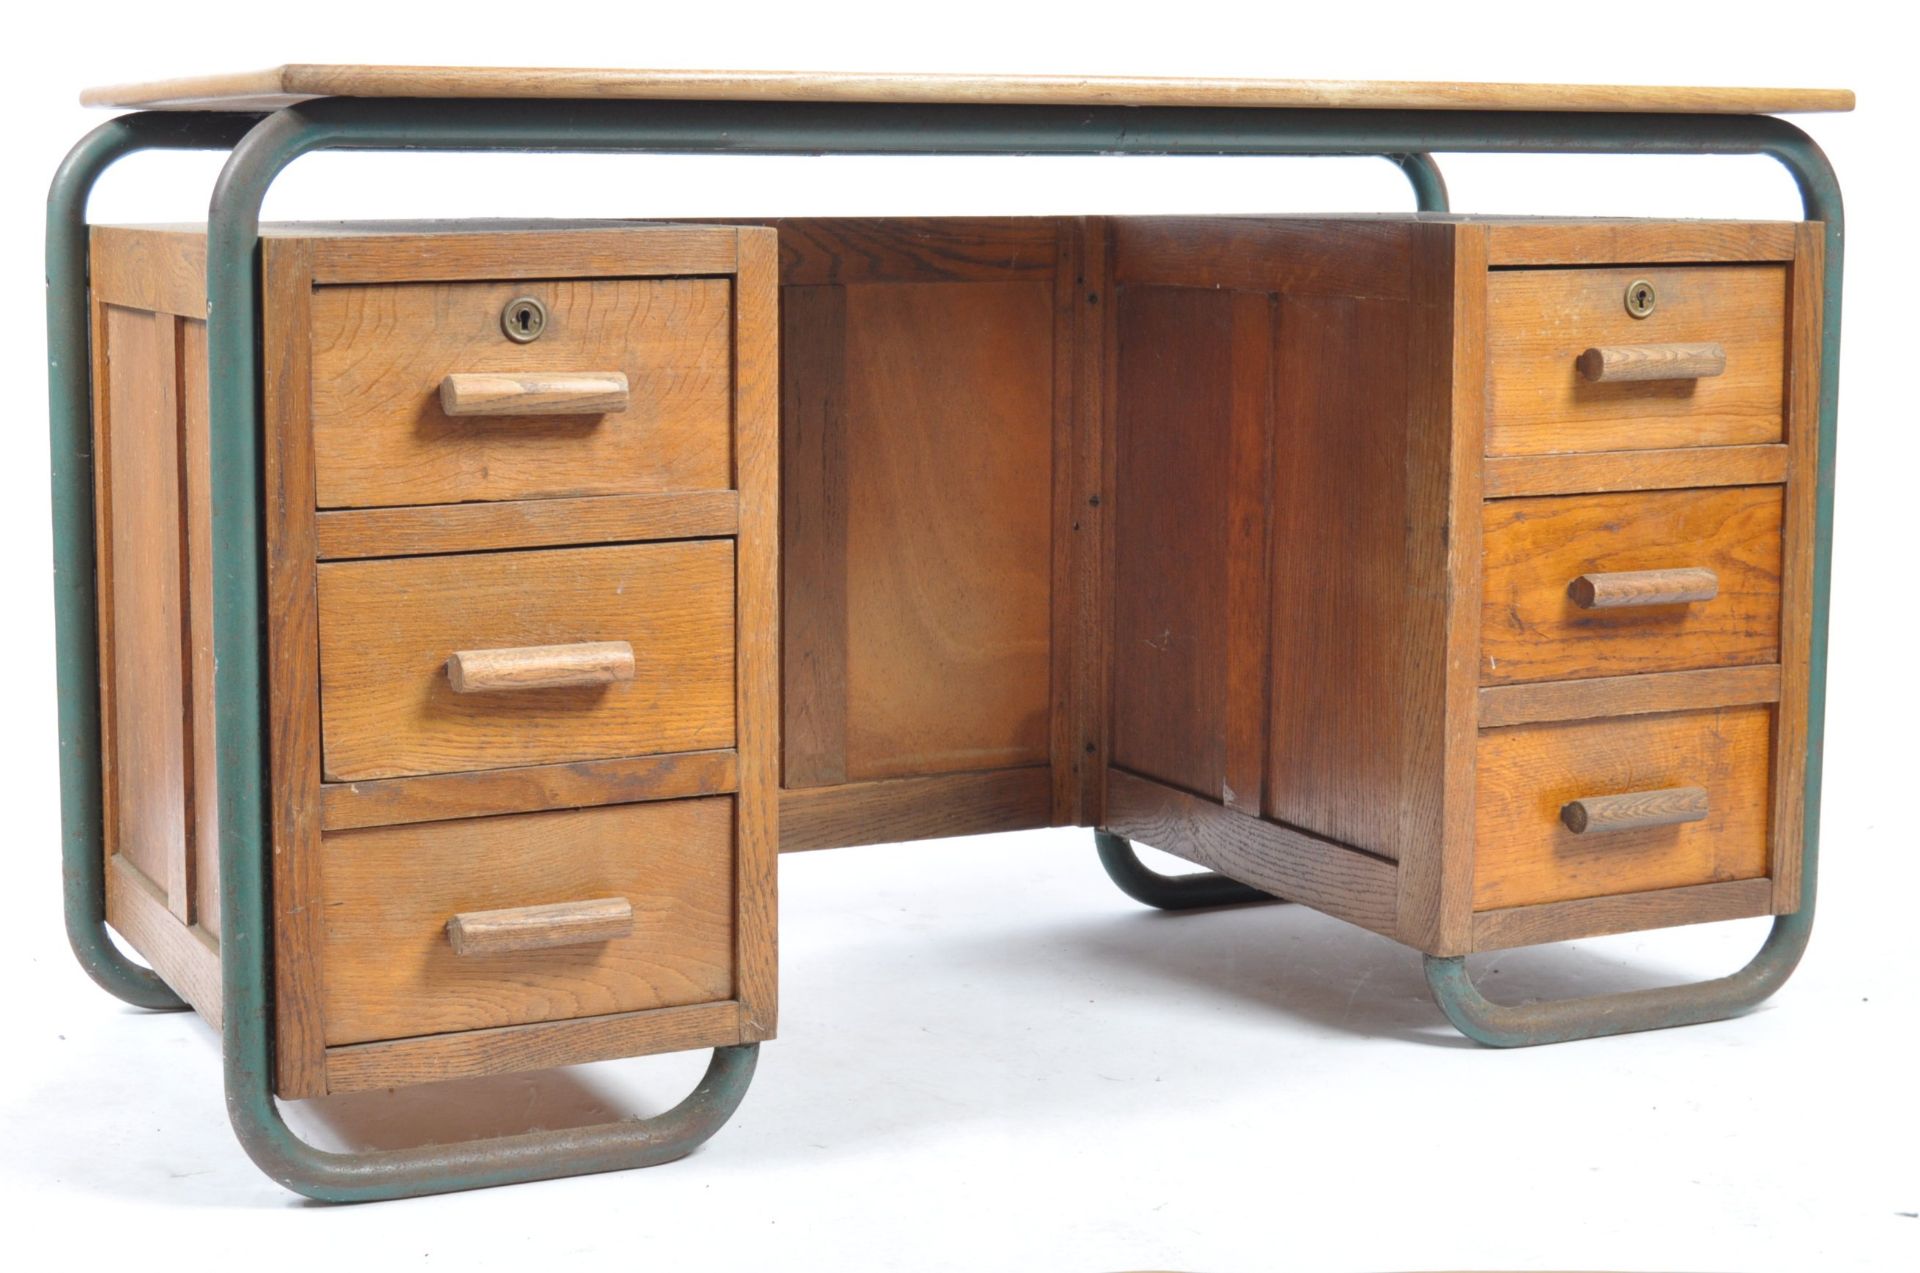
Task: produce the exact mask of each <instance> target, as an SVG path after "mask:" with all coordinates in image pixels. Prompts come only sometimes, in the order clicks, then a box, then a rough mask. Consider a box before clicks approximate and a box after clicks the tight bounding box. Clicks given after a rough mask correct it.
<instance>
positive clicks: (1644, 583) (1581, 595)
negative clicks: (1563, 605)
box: [1567, 566, 1720, 610]
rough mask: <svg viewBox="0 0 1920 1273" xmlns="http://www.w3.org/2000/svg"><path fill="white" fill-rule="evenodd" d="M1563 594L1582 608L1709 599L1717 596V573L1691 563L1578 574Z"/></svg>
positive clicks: (1667, 603) (1652, 604)
mask: <svg viewBox="0 0 1920 1273" xmlns="http://www.w3.org/2000/svg"><path fill="white" fill-rule="evenodd" d="M1567 595H1568V596H1569V597H1571V598H1573V604H1575V605H1576V606H1579V607H1580V608H1581V609H1582V610H1617V609H1619V608H1620V607H1622V606H1677V605H1685V604H1686V603H1687V602H1689V601H1711V600H1713V599H1714V598H1715V597H1717V596H1719V595H1720V576H1719V575H1716V574H1714V573H1713V572H1712V571H1711V570H1707V569H1704V568H1699V567H1692V566H1688V567H1685V568H1682V569H1680V570H1622V571H1618V572H1615V573H1612V574H1591V575H1581V576H1580V577H1579V578H1578V579H1575V580H1574V581H1573V582H1572V583H1570V584H1568V585H1567Z"/></svg>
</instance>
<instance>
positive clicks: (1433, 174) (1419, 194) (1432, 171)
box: [1387, 151, 1448, 212]
mask: <svg viewBox="0 0 1920 1273" xmlns="http://www.w3.org/2000/svg"><path fill="white" fill-rule="evenodd" d="M1387 158H1388V159H1390V160H1392V161H1393V162H1394V163H1395V164H1396V165H1398V166H1399V168H1400V171H1401V172H1404V173H1406V174H1407V180H1408V181H1409V182H1411V183H1412V184H1413V199H1414V206H1415V207H1417V208H1419V209H1420V211H1422V212H1445V211H1447V208H1448V204H1447V181H1446V178H1444V177H1442V176H1441V175H1440V165H1439V164H1436V163H1435V162H1433V156H1432V155H1429V154H1427V153H1426V152H1425V151H1417V152H1415V153H1413V154H1407V155H1388V156H1387Z"/></svg>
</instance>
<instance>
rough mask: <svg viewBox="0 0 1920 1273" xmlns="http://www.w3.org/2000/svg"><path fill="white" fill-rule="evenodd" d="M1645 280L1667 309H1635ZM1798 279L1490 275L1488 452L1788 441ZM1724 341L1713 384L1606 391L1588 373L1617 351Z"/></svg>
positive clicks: (1745, 269) (1750, 272)
mask: <svg viewBox="0 0 1920 1273" xmlns="http://www.w3.org/2000/svg"><path fill="white" fill-rule="evenodd" d="M1639 280H1645V281H1647V282H1650V283H1651V284H1652V285H1653V287H1654V289H1655V292H1656V295H1657V298H1658V299H1657V303H1656V305H1655V308H1654V312H1653V313H1652V314H1651V315H1650V316H1648V317H1646V318H1643V319H1636V318H1634V317H1633V316H1632V315H1631V314H1629V313H1628V312H1627V309H1626V305H1625V296H1626V290H1627V287H1628V285H1629V284H1631V283H1634V282H1636V281H1639ZM1786 285H1787V271H1786V268H1785V267H1784V266H1780V265H1725V266H1714V267H1711V268H1707V267H1687V266H1631V267H1627V268H1615V269H1543V270H1495V271H1493V272H1492V273H1491V274H1490V275H1489V276H1488V282H1487V294H1488V335H1487V361H1488V395H1489V396H1488V402H1487V453H1488V454H1489V455H1529V454H1540V453H1544V452H1558V451H1617V450H1629V449H1635V448H1656V449H1657V448H1668V447H1684V446H1725V445H1739V444H1753V443H1766V442H1778V441H1780V440H1781V436H1782V426H1781V415H1782V402H1781V389H1782V385H1783V384H1784V383H1785V375H1784V360H1785V354H1786V299H1787V286H1786ZM1704 343H1714V344H1718V345H1720V346H1721V347H1722V348H1723V349H1724V350H1725V354H1726V371H1725V372H1724V373H1723V374H1721V375H1718V376H1714V377H1712V378H1710V379H1705V380H1649V381H1637V382H1635V381H1629V382H1624V383H1617V384H1616V383H1601V384H1595V383H1592V382H1591V381H1589V380H1587V379H1586V378H1585V377H1584V376H1582V375H1581V374H1580V372H1579V370H1578V368H1577V366H1576V363H1577V360H1578V359H1579V357H1580V355H1581V354H1582V352H1583V351H1585V350H1587V349H1589V348H1592V347H1594V346H1612V345H1653V344H1660V345H1671V344H1704Z"/></svg>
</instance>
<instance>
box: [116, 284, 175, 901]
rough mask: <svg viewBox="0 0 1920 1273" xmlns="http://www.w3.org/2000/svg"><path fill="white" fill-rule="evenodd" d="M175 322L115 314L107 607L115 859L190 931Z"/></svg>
mask: <svg viewBox="0 0 1920 1273" xmlns="http://www.w3.org/2000/svg"><path fill="white" fill-rule="evenodd" d="M176 326H177V325H176V323H175V321H174V319H173V318H172V317H171V316H170V315H166V314H151V313H145V312H142V311H139V310H130V309H122V308H120V307H119V306H108V307H107V308H106V311H105V315H104V323H103V328H104V335H105V338H106V339H105V348H106V369H107V382H106V402H107V408H106V413H105V418H104V424H105V432H106V438H105V445H104V446H103V447H102V448H101V451H100V454H101V455H102V456H103V457H104V461H105V463H104V469H103V482H104V484H105V486H106V488H107V489H106V498H105V499H104V500H102V501H101V507H102V509H103V510H106V512H107V516H108V519H109V520H108V524H107V525H106V527H105V533H104V534H103V535H102V539H103V541H104V542H105V543H106V550H107V554H108V558H107V559H108V561H109V562H110V563H111V570H110V572H109V573H108V575H107V577H106V580H105V586H104V593H105V595H104V596H103V597H102V599H101V601H102V604H101V612H102V614H103V615H104V616H106V619H105V624H104V626H105V628H106V629H107V630H108V631H109V632H110V633H111V634H112V635H111V648H110V650H109V651H108V656H107V657H106V658H103V659H102V664H103V668H104V669H105V671H106V674H107V675H108V676H109V677H110V678H111V680H112V686H113V691H112V725H111V729H110V731H109V738H110V744H109V745H110V746H111V748H112V751H113V762H112V766H111V768H112V772H113V788H112V794H111V795H110V797H109V799H110V800H111V801H112V803H113V818H112V824H113V827H114V829H115V835H114V844H113V848H114V850H115V851H117V852H118V853H119V854H120V855H121V856H123V857H125V858H126V859H127V860H128V862H130V863H131V864H132V865H133V866H135V867H137V868H138V869H139V870H140V872H141V874H143V875H145V876H146V877H147V878H148V879H149V880H151V881H153V883H154V884H155V885H157V886H158V887H159V888H160V890H161V892H162V895H163V896H165V897H166V898H167V901H168V905H169V906H170V907H171V908H172V909H173V912H174V914H175V916H177V917H178V918H179V919H180V920H181V922H182V923H190V922H191V913H190V902H191V897H192V892H191V881H190V878H189V876H188V873H187V872H188V862H187V809H186V797H187V782H188V778H187V770H188V765H189V763H190V762H189V760H188V755H187V750H188V746H189V739H188V736H187V733H186V729H185V726H186V721H187V715H188V714H187V711H186V698H185V694H186V674H187V660H186V652H185V650H184V649H183V648H182V639H181V638H182V631H183V613H184V604H183V597H182V592H183V582H184V580H183V574H184V568H185V562H184V561H183V559H182V548H183V540H184V538H185V536H184V534H183V528H182V525H181V503H180V493H181V492H180V478H181V463H182V456H181V451H180V403H179V376H178V356H179V352H178V347H177V345H176V338H177V330H176Z"/></svg>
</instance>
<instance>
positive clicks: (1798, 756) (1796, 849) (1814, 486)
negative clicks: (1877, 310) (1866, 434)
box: [1771, 225, 1826, 914]
mask: <svg viewBox="0 0 1920 1273" xmlns="http://www.w3.org/2000/svg"><path fill="white" fill-rule="evenodd" d="M1795 242H1796V246H1797V255H1796V256H1795V257H1794V262H1793V277H1792V287H1791V290H1790V292H1789V300H1788V315H1787V316H1788V329H1789V333H1790V334H1789V342H1790V344H1789V348H1790V350H1791V356H1790V357H1789V359H1788V374H1789V376H1790V380H1789V382H1788V386H1787V448H1788V453H1789V457H1790V471H1789V475H1788V478H1787V492H1786V520H1785V525H1784V527H1783V530H1782V533H1783V536H1784V540H1785V545H1784V559H1783V561H1782V564H1781V570H1780V598H1781V605H1782V617H1781V624H1780V663H1781V666H1782V667H1783V668H1785V669H1787V672H1786V675H1785V676H1784V678H1783V680H1782V684H1781V690H1780V709H1779V711H1778V712H1776V713H1775V715H1774V731H1775V733H1774V763H1775V765H1776V766H1777V770H1776V772H1775V774H1774V784H1773V825H1774V837H1773V861H1772V864H1771V874H1772V876H1773V909H1774V912H1775V913H1776V914H1788V913H1791V912H1793V911H1796V910H1798V909H1800V901H1801V898H1800V892H1801V882H1800V859H1801V854H1802V852H1803V848H1804V840H1805V837H1806V816H1807V813H1806V774H1807V738H1808V728H1809V720H1808V712H1809V710H1810V709H1809V706H1808V705H1809V702H1810V699H1811V681H1810V678H1811V675H1812V673H1811V669H1810V659H1811V657H1812V648H1813V635H1814V615H1815V613H1816V607H1817V606H1818V605H1820V604H1821V599H1820V598H1818V597H1816V595H1815V593H1814V582H1813V574H1814V548H1815V535H1816V529H1817V528H1816V525H1815V523H1816V520H1817V518H1818V510H1819V499H1820V348H1821V325H1822V317H1821V315H1822V312H1823V305H1824V303H1825V301H1824V288H1825V278H1824V275H1825V269H1824V266H1825V260H1826V237H1825V235H1824V234H1823V233H1822V231H1821V228H1820V227H1819V226H1815V225H1807V226H1802V227H1801V229H1800V231H1799V235H1798V237H1797V238H1796V240H1795Z"/></svg>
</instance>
